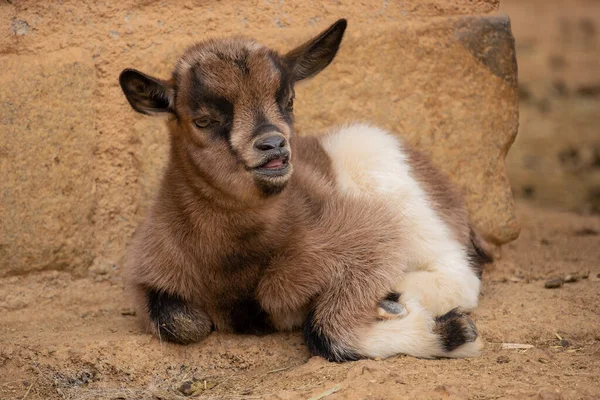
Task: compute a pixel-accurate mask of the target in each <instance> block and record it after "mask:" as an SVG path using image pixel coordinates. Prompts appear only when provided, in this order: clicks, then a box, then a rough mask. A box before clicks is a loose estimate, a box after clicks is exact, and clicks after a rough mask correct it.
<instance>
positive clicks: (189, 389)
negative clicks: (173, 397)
mask: <svg viewBox="0 0 600 400" xmlns="http://www.w3.org/2000/svg"><path fill="white" fill-rule="evenodd" d="M194 389H195V388H194V382H192V381H185V382H183V383H182V384H181V386H179V392H180V393H181V394H183V395H184V396H191V395H193V394H194V392H195V390H194Z"/></svg>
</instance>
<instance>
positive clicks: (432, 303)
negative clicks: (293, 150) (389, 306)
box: [322, 124, 480, 353]
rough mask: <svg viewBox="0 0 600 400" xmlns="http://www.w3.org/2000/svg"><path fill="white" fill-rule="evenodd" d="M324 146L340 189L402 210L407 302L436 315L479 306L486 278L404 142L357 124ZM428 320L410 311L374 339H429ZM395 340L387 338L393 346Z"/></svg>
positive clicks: (402, 287) (400, 286) (402, 281)
mask: <svg viewBox="0 0 600 400" xmlns="http://www.w3.org/2000/svg"><path fill="white" fill-rule="evenodd" d="M322 144H323V147H324V148H325V150H326V151H327V153H328V154H329V156H330V158H331V161H332V165H333V169H334V171H335V174H336V184H337V186H338V188H339V190H341V191H344V192H346V193H349V194H351V195H355V196H373V195H376V196H378V197H381V196H385V197H387V198H389V199H390V201H392V202H394V203H395V205H397V208H398V212H399V213H401V214H402V217H403V218H402V220H403V223H404V229H405V231H406V233H405V239H408V246H407V248H405V249H404V251H406V253H407V254H406V256H407V257H409V265H408V266H407V267H408V271H407V274H405V275H404V276H403V277H402V278H399V282H398V283H397V290H398V292H400V293H402V298H401V301H402V303H404V304H405V305H406V303H407V302H412V301H413V300H416V301H417V302H418V303H419V304H422V305H423V307H424V308H425V310H427V311H428V312H429V313H431V314H432V315H433V316H439V315H443V314H445V313H446V312H448V311H450V310H451V309H453V308H455V307H461V308H462V309H465V310H471V309H473V308H475V307H476V306H477V300H478V296H479V287H480V281H479V279H478V278H477V276H476V275H475V273H474V272H473V270H472V269H471V267H470V265H469V261H468V256H467V251H466V249H465V248H464V246H462V245H461V244H460V243H459V242H458V241H457V240H456V239H455V238H454V237H453V234H452V231H451V229H450V228H449V227H448V226H447V224H446V223H445V222H444V221H443V220H442V218H441V217H440V216H439V215H438V214H437V213H436V212H435V210H434V209H433V208H432V206H431V203H430V201H429V199H428V198H427V195H426V193H425V191H424V190H423V188H422V186H421V184H420V183H419V182H418V181H417V180H416V179H415V178H414V177H413V174H412V171H411V167H410V165H409V163H408V160H407V156H406V154H405V153H404V151H403V149H402V144H401V142H400V140H399V139H398V138H397V137H395V136H392V135H390V134H389V133H387V132H385V131H383V130H381V129H378V128H374V127H371V126H368V125H363V124H355V125H350V126H347V127H344V128H342V129H340V130H339V131H337V132H333V133H330V134H329V135H327V136H325V137H324V138H323V139H322ZM415 310H418V308H415ZM422 318H424V317H423V316H422V315H421V314H419V313H418V312H417V315H410V312H409V315H408V316H407V317H405V319H404V320H402V321H386V322H381V323H379V324H378V325H377V327H374V328H373V329H375V330H376V332H379V333H378V334H377V335H376V336H375V337H373V338H372V339H371V340H370V341H369V343H370V345H372V346H373V347H374V348H375V347H377V343H378V340H380V339H378V338H377V337H379V336H381V337H385V336H389V337H388V338H387V339H385V340H388V339H389V340H391V341H392V342H393V340H392V338H393V337H395V338H396V339H395V340H397V341H398V346H400V347H406V346H408V345H407V343H412V342H411V340H412V339H411V338H410V335H409V337H407V336H406V333H402V340H401V342H402V343H403V344H402V345H401V344H400V336H398V335H399V333H400V332H401V331H406V330H408V331H410V332H414V335H416V336H415V340H416V339H417V338H418V341H419V342H427V341H428V340H429V339H427V337H428V336H427V334H426V332H429V331H430V329H429V327H428V326H426V325H427V324H431V323H432V320H431V319H429V320H428V321H427V322H426V323H425V322H418V321H421V320H422ZM411 321H414V322H411ZM411 324H413V325H414V326H411ZM385 332H387V333H385ZM420 335H424V336H420ZM392 342H390V341H387V343H388V346H390V343H392ZM411 346H412V347H414V346H417V345H411ZM465 346H466V345H465ZM384 347H385V346H384ZM392 347H393V348H396V347H395V346H392ZM434 347H435V346H434V345H431V348H434ZM463 347H464V346H463ZM457 350H458V349H457ZM467 353H468V352H467Z"/></svg>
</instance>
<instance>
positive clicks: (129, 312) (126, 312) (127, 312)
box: [121, 308, 135, 317]
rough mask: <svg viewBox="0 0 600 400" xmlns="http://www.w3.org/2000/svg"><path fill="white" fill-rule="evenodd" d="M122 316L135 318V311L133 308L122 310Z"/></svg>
mask: <svg viewBox="0 0 600 400" xmlns="http://www.w3.org/2000/svg"><path fill="white" fill-rule="evenodd" d="M121 315H123V316H132V317H135V310H134V309H133V308H124V309H122V310H121Z"/></svg>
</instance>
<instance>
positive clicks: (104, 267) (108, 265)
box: [89, 257, 115, 275]
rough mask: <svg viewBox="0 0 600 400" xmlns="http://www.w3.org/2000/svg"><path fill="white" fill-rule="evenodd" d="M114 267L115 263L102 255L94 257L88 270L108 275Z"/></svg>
mask: <svg viewBox="0 0 600 400" xmlns="http://www.w3.org/2000/svg"><path fill="white" fill-rule="evenodd" d="M114 269H115V264H114V263H113V262H112V261H110V260H107V259H105V258H102V257H96V258H95V259H94V262H93V263H92V266H91V267H90V268H89V271H90V272H91V273H93V274H96V275H108V274H110V273H111V272H112V271H114Z"/></svg>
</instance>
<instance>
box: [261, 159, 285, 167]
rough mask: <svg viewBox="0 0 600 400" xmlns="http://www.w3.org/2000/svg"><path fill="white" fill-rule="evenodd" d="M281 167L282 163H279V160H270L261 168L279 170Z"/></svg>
mask: <svg viewBox="0 0 600 400" xmlns="http://www.w3.org/2000/svg"><path fill="white" fill-rule="evenodd" d="M282 166H283V161H281V160H280V159H278V158H276V159H275V160H271V161H269V162H268V163H266V164H265V165H263V166H262V167H263V168H281V167H282Z"/></svg>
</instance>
